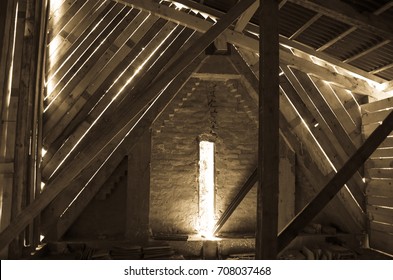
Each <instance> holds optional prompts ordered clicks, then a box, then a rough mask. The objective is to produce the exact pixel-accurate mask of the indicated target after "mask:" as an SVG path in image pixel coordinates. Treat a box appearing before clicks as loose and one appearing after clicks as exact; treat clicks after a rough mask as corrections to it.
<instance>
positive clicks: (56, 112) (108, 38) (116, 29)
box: [45, 11, 136, 130]
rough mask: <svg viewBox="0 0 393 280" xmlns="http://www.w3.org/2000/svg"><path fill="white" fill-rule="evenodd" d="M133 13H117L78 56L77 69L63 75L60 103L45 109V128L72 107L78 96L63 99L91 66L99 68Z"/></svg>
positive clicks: (51, 127) (58, 99)
mask: <svg viewBox="0 0 393 280" xmlns="http://www.w3.org/2000/svg"><path fill="white" fill-rule="evenodd" d="M135 15H136V11H134V12H132V11H131V12H129V13H127V11H124V12H123V13H121V14H119V16H118V17H117V19H118V20H120V21H117V20H116V19H115V20H114V21H113V22H112V23H111V24H109V25H108V27H107V28H106V29H105V30H106V31H107V32H105V31H103V32H102V33H101V37H100V40H96V41H95V43H93V44H92V45H91V47H90V48H89V50H87V51H86V52H85V54H84V55H82V56H81V57H80V58H79V61H78V62H77V63H76V64H75V65H74V68H73V69H78V68H79V69H78V70H75V73H70V75H66V76H65V77H64V79H65V80H66V81H67V83H66V85H65V86H64V87H63V88H62V89H61V94H60V95H59V96H58V97H57V98H56V104H60V105H58V106H57V105H56V104H52V106H51V107H50V108H48V110H47V111H46V115H47V116H48V118H47V120H46V122H45V129H48V130H52V129H53V127H54V126H55V124H56V123H57V122H58V121H59V119H60V117H61V116H62V115H64V114H65V113H66V112H67V111H68V110H69V108H70V107H72V105H73V100H74V99H76V98H77V97H78V96H76V97H74V96H73V95H71V98H72V99H71V100H70V101H69V102H67V103H66V102H64V101H65V100H68V99H67V98H68V96H69V95H70V93H71V92H72V91H73V89H74V88H75V87H76V86H77V85H78V84H79V82H80V81H81V80H82V79H83V78H84V77H86V74H87V73H88V72H89V71H91V69H92V67H93V66H97V68H98V69H99V67H100V66H98V65H97V61H99V60H100V58H101V57H102V55H103V54H104V53H105V51H107V50H108V49H109V47H110V46H111V44H112V42H113V41H114V40H115V39H116V38H117V37H118V36H119V35H121V34H123V33H124V30H125V28H126V27H127V26H128V25H129V23H130V22H131V21H132V19H133V18H134V16H135ZM123 16H124V17H123ZM102 42H103V43H102ZM97 47H99V49H98V50H97V49H96V48H97ZM93 52H94V54H93ZM104 65H105V64H104ZM101 67H102V65H101ZM92 72H93V71H92Z"/></svg>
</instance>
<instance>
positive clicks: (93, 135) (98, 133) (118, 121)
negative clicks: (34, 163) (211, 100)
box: [43, 0, 252, 176]
mask: <svg viewBox="0 0 393 280" xmlns="http://www.w3.org/2000/svg"><path fill="white" fill-rule="evenodd" d="M244 1H246V2H245V4H244ZM244 1H243V2H241V3H239V5H240V4H242V5H244V6H247V5H251V4H252V3H251V2H252V1H251V0H244ZM248 2H250V3H248ZM246 8H247V7H246ZM241 12H242V11H241V10H238V11H236V12H233V13H232V14H231V13H230V14H229V15H228V14H227V16H226V20H225V21H224V23H225V24H227V19H228V17H229V18H231V17H233V16H234V15H235V16H236V14H237V13H241ZM223 19H225V18H223ZM221 21H222V20H221ZM217 24H218V23H217ZM217 24H216V25H214V26H213V27H212V29H210V30H213V31H212V32H209V31H208V32H207V33H205V34H204V35H203V36H208V37H207V38H210V37H213V36H215V35H216V33H218V34H221V33H219V32H217V31H216V30H221V29H222V30H225V28H223V26H224V24H220V25H218V27H217ZM228 24H229V23H228ZM218 28H220V29H218ZM220 32H222V31H220ZM197 43H200V44H199V45H201V46H202V44H206V41H198V42H197ZM203 50H204V49H202V48H201V47H199V48H198V49H195V47H193V46H191V47H190V48H189V49H188V50H187V51H186V52H188V53H192V54H195V53H196V52H198V51H203ZM186 55H187V53H185V54H184V56H182V57H180V58H179V61H183V63H182V64H180V65H179V64H178V63H174V64H173V67H172V70H170V69H169V70H167V71H166V75H165V76H163V77H162V79H161V82H160V83H158V81H156V82H155V83H154V84H153V85H151V87H153V86H154V90H157V94H158V91H159V90H161V88H160V89H158V86H157V85H159V86H161V87H165V86H166V85H167V84H168V83H169V82H170V81H171V80H172V78H173V76H175V75H176V74H177V71H176V70H177V69H181V67H184V64H186V63H185V62H184V61H185V56H186ZM168 73H171V75H172V76H171V75H169V74H168ZM155 87H157V89H155ZM141 94H142V93H141V92H138V93H137V95H136V96H135V95H128V96H127V97H126V98H127V99H128V100H124V101H122V103H123V105H122V108H123V109H122V110H120V109H119V108H118V109H117V110H114V112H111V111H110V110H109V111H108V112H106V114H107V115H110V117H105V116H104V115H103V117H102V118H101V119H100V121H99V122H98V123H101V124H102V125H103V127H105V129H108V130H113V131H114V127H117V128H118V129H119V131H120V130H121V127H124V123H125V122H128V121H129V120H130V119H129V118H126V117H125V116H126V115H130V114H132V112H133V111H136V110H137V109H136V108H138V107H137V106H136V105H135V106H136V107H133V108H131V110H130V108H129V105H128V104H138V106H142V105H143V106H145V108H146V107H147V105H148V103H149V102H151V101H152V100H151V99H152V96H150V97H149V95H146V94H144V95H143V96H141V97H140V98H139V95H141ZM151 95H153V90H152V91H151ZM137 98H139V99H138V100H136V99H137ZM142 100H145V101H146V103H143V101H142ZM134 101H135V102H134ZM112 107H113V106H112ZM134 108H135V109H134ZM145 108H143V109H145ZM138 109H140V110H142V108H138ZM112 110H113V109H112ZM113 113H115V114H116V115H117V116H118V117H117V118H114V117H113V116H112V114H113ZM135 115H136V114H135ZM108 120H109V122H108ZM109 123H111V124H109ZM85 125H86V127H87V126H90V124H88V123H86V122H85ZM103 127H101V126H100V125H99V124H97V125H95V126H93V127H92V128H91V129H90V132H89V134H87V135H86V137H85V138H83V141H79V139H80V137H76V139H75V138H74V139H73V141H75V142H74V143H81V144H79V145H81V146H82V145H85V146H87V147H89V146H90V147H89V148H88V150H89V149H91V148H92V147H91V145H90V144H91V142H92V141H94V140H97V139H101V140H100V141H101V142H100V145H105V144H106V143H107V142H106V141H110V137H111V136H110V135H106V136H105V137H103V135H102V131H103V130H102V129H103ZM82 135H84V134H82ZM73 137H74V136H73ZM89 138H90V139H89ZM105 138H107V140H104V139H105ZM69 143H72V141H70V138H69V139H68V141H67V142H66V144H67V146H68V147H69V148H70V150H71V148H72V147H73V145H71V144H70V145H69ZM98 146H99V145H98ZM63 147H64V145H63ZM74 151H75V149H74ZM62 152H63V151H62ZM85 152H86V150H83V151H82V153H85ZM66 154H68V152H66V153H64V154H63V156H61V155H59V158H58V159H57V160H56V162H57V163H56V164H51V166H49V165H47V166H46V168H44V170H43V172H46V173H44V175H49V176H50V175H51V174H53V172H51V171H52V170H56V169H57V168H58V163H60V162H64V160H63V159H64V155H66ZM70 158H71V157H70ZM52 162H54V161H53V159H52ZM64 165H68V163H66V164H64Z"/></svg>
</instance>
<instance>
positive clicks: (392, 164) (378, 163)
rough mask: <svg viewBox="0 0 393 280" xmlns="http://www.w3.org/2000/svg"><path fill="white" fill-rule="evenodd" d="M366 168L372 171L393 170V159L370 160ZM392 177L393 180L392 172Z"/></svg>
mask: <svg viewBox="0 0 393 280" xmlns="http://www.w3.org/2000/svg"><path fill="white" fill-rule="evenodd" d="M364 167H365V169H370V168H393V158H377V159H369V160H367V161H366V163H365V165H364ZM392 171H393V170H392ZM391 177H392V178H393V172H392V176H391Z"/></svg>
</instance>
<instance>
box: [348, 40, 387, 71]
mask: <svg viewBox="0 0 393 280" xmlns="http://www.w3.org/2000/svg"><path fill="white" fill-rule="evenodd" d="M391 63H393V43H389V44H387V45H384V46H382V47H380V48H378V49H376V50H374V51H372V52H370V53H368V54H366V55H364V56H362V57H360V58H359V59H356V60H354V61H353V62H351V63H350V64H352V65H353V66H356V67H359V68H360V69H363V70H366V71H373V70H375V69H378V68H381V67H383V66H385V65H388V64H391Z"/></svg>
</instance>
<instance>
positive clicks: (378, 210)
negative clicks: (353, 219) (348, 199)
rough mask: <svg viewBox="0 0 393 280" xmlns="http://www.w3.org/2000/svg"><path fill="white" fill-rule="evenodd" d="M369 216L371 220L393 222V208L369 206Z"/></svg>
mask: <svg viewBox="0 0 393 280" xmlns="http://www.w3.org/2000/svg"><path fill="white" fill-rule="evenodd" d="M367 212H368V216H369V218H370V220H371V221H377V222H380V223H388V224H393V209H392V208H385V207H381V206H375V205H369V206H367Z"/></svg>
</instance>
